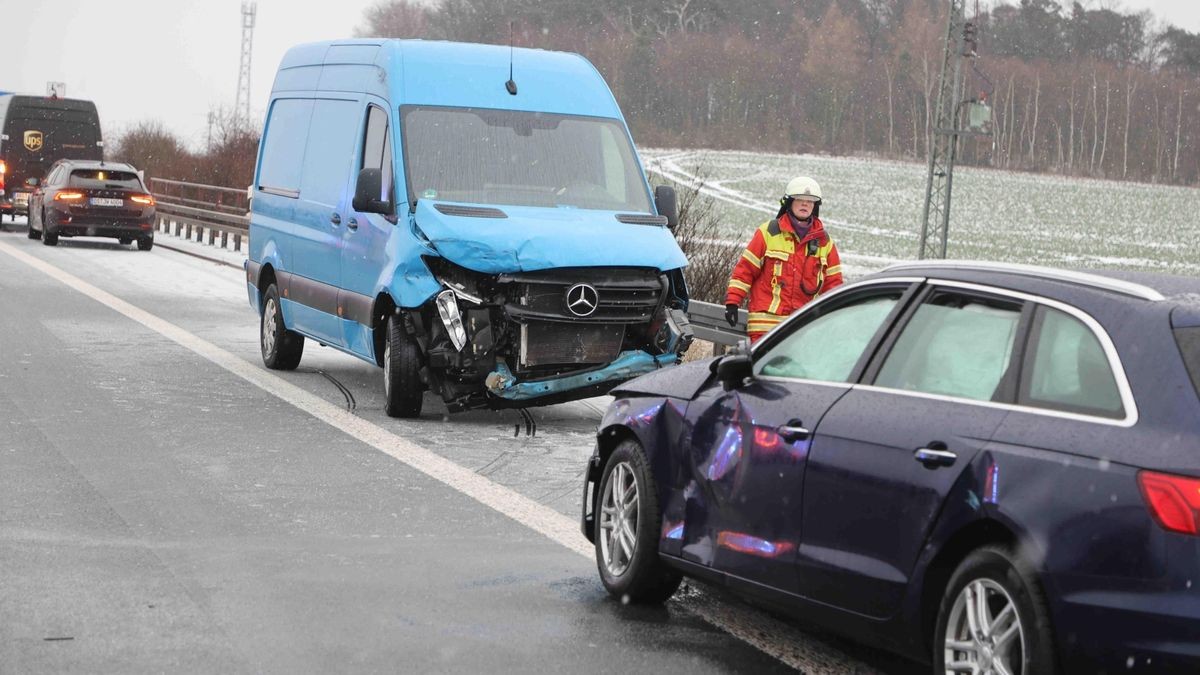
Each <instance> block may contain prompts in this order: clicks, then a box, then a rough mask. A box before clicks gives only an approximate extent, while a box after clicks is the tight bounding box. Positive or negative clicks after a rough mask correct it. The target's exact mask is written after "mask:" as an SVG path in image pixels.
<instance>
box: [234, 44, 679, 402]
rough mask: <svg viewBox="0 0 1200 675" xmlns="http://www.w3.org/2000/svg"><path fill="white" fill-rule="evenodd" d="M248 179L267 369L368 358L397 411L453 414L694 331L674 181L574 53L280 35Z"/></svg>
mask: <svg viewBox="0 0 1200 675" xmlns="http://www.w3.org/2000/svg"><path fill="white" fill-rule="evenodd" d="M251 188H252V197H253V199H252V203H251V209H250V249H249V259H248V260H247V261H246V279H247V285H248V289H247V290H248V291H249V296H250V304H251V305H252V306H253V307H254V309H255V310H257V311H258V313H259V316H260V317H261V320H260V334H261V343H262V345H261V346H262V356H263V361H264V363H265V364H266V365H267V367H268V368H274V369H285V370H286V369H293V368H295V367H296V366H297V365H298V364H299V362H300V358H301V354H302V352H303V349H304V340H305V338H308V339H311V340H315V341H316V342H318V343H320V344H322V345H329V346H331V347H335V348H337V349H340V350H342V351H344V352H347V353H349V354H352V355H354V356H357V357H359V358H361V359H364V360H366V361H369V362H371V363H375V364H376V365H379V366H381V367H382V368H383V384H384V391H385V394H386V401H387V404H386V409H387V413H388V414H389V415H391V416H394V417H416V416H418V415H420V412H421V406H422V398H423V391H424V390H426V389H428V390H431V391H433V392H435V393H436V394H438V395H440V396H441V398H442V399H443V400H444V401H445V403H446V405H447V407H448V408H449V409H450V410H451V411H460V410H465V409H469V408H481V407H491V408H504V407H525V406H532V405H542V404H547V403H554V402H560V401H565V400H571V399H577V398H583V397H587V396H594V395H597V394H599V393H603V392H605V391H607V390H608V389H610V388H612V387H613V386H615V385H617V384H619V383H621V382H623V381H625V380H628V379H630V378H632V377H635V376H637V375H640V374H642V373H645V372H648V371H651V370H654V369H656V368H660V367H663V366H666V365H671V364H674V363H676V362H677V361H678V360H679V355H680V353H682V352H683V351H684V350H686V349H687V347H688V345H689V344H690V342H691V339H692V331H691V328H690V326H689V325H688V322H687V316H686V314H685V312H686V309H687V289H686V286H685V284H684V279H683V273H682V269H683V267H684V266H685V265H686V263H687V261H686V258H685V257H684V254H683V252H682V251H681V250H680V248H679V245H678V244H677V242H676V241H675V238H674V235H673V233H672V230H673V228H674V226H675V220H676V205H675V193H674V191H673V190H671V189H670V188H669V187H659V188H657V189H656V190H655V191H654V193H653V194H652V193H651V191H650V186H649V184H648V183H647V182H646V177H645V174H644V172H643V171H642V166H641V163H640V161H639V159H638V156H637V153H636V152H635V150H634V147H633V142H632V139H631V137H630V134H629V130H628V128H627V126H626V124H625V121H624V118H623V117H622V115H621V111H620V109H619V108H618V107H617V103H616V101H615V100H614V98H613V95H612V92H611V91H610V90H609V88H608V86H607V85H606V84H605V82H604V80H603V78H602V77H601V76H600V74H599V73H598V72H597V71H596V69H595V67H594V66H592V64H591V63H589V62H588V61H587V60H586V59H584V58H583V57H581V56H579V55H578V54H566V53H560V52H551V51H542V50H536V49H515V50H512V49H510V48H509V47H501V46H489V45H475V44H458V43H449V42H430V41H423V40H367V39H362V40H344V41H332V42H320V43H313V44H305V45H300V46H297V47H294V48H292V49H291V50H289V51H288V52H287V54H286V55H285V56H284V58H283V62H282V63H281V64H280V66H279V71H278V73H277V74H276V76H275V83H274V86H273V88H272V91H271V101H270V107H269V110H268V112H267V119H266V126H265V129H264V131H263V136H262V141H261V144H260V146H259V153H258V163H257V167H256V170H255V178H254V185H253V186H251Z"/></svg>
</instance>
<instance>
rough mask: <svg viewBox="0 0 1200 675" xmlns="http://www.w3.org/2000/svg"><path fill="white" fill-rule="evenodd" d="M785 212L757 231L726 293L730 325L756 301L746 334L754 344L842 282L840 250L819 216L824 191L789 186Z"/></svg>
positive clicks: (802, 179) (802, 183) (795, 182)
mask: <svg viewBox="0 0 1200 675" xmlns="http://www.w3.org/2000/svg"><path fill="white" fill-rule="evenodd" d="M779 205H780V207H779V213H778V214H776V216H775V218H774V219H772V220H768V221H767V222H765V223H763V224H762V225H760V226H759V227H758V229H757V230H755V231H754V236H752V237H751V238H750V243H749V244H747V245H746V250H744V251H742V257H741V258H740V259H738V262H737V264H736V265H735V266H734V268H733V274H732V275H731V277H730V279H729V289H728V290H727V291H726V293H725V320H726V321H728V322H729V325H730V326H734V325H737V318H738V307H739V306H740V305H741V304H742V300H743V299H744V298H746V296H749V297H750V306H749V308H748V309H749V311H750V319H749V321H748V322H747V323H746V332H747V334H749V336H750V342H751V343H754V342H756V341H757V340H758V339H759V338H761V337H762V336H763V335H765V334H766V332H767V331H769V330H771V329H772V328H774V327H775V326H777V325H778V324H779V323H780V322H782V321H783V320H784V319H786V318H787V316H788V315H789V314H791V313H792V312H794V311H796V310H798V309H800V308H801V307H803V306H804V305H805V304H807V303H808V302H810V301H812V300H813V299H814V298H816V297H818V296H820V295H821V294H822V293H826V292H828V291H831V290H833V289H834V288H836V287H838V286H840V285H841V283H842V264H841V260H840V258H839V257H838V251H837V247H836V246H834V245H833V240H832V239H830V238H829V234H828V233H826V232H825V227H824V225H822V224H821V219H820V218H819V217H818V216H819V214H820V212H821V186H819V185H817V181H815V180H813V179H812V178H809V177H807V176H799V177H797V178H793V179H792V180H790V181H788V184H787V189H786V190H785V191H784V195H783V197H782V198H781V199H780V200H779Z"/></svg>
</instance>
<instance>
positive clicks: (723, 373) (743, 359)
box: [717, 354, 754, 391]
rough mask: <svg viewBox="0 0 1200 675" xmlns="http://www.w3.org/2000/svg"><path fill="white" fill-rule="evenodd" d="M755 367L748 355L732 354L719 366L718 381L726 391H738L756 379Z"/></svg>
mask: <svg viewBox="0 0 1200 675" xmlns="http://www.w3.org/2000/svg"><path fill="white" fill-rule="evenodd" d="M753 365H754V364H753V362H752V361H751V360H750V357H749V356H748V355H746V354H730V355H729V356H726V357H725V358H723V359H721V361H720V362H719V363H718V364H717V379H718V380H720V381H721V384H722V385H724V386H725V390H726V391H728V390H730V389H737V388H738V387H740V386H742V385H743V384H745V382H746V380H749V379H751V378H752V377H754V370H753Z"/></svg>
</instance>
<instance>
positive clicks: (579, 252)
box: [414, 199, 687, 274]
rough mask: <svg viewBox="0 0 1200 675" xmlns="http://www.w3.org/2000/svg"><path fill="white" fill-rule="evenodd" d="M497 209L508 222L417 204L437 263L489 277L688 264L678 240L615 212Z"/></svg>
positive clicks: (662, 229)
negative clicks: (553, 270)
mask: <svg viewBox="0 0 1200 675" xmlns="http://www.w3.org/2000/svg"><path fill="white" fill-rule="evenodd" d="M437 204H440V205H443V206H455V207H470V208H479V209H494V208H499V209H500V210H501V211H503V212H504V214H505V215H506V216H507V217H506V218H487V217H475V216H459V215H447V214H445V213H442V212H440V211H438V210H437V209H435V208H434V202H432V201H430V200H426V199H421V200H418V201H417V209H416V213H415V214H414V215H415V218H416V226H417V229H418V230H420V232H422V233H423V234H424V235H425V236H426V237H428V239H429V241H430V242H431V243H432V244H433V246H434V248H436V249H437V251H438V252H439V253H441V255H442V257H444V258H446V259H447V260H449V261H450V262H453V263H454V264H456V265H460V266H462V267H466V268H467V269H472V270H475V271H476V272H483V273H487V274H501V273H505V272H532V271H536V270H544V269H550V268H555V267H652V268H654V269H657V270H660V271H666V270H672V269H676V268H679V267H683V266H684V265H686V264H687V258H686V257H685V256H684V255H683V251H681V250H680V248H679V244H678V243H677V242H676V241H675V236H674V235H673V234H672V233H671V231H670V230H668V229H667V228H665V227H663V226H661V225H632V224H628V223H622V222H620V221H618V220H617V219H616V214H617V213H618V212H616V211H595V210H590V209H561V208H543V207H531V206H508V205H504V206H499V207H491V206H487V205H476V204H457V203H454V204H451V203H449V202H441V201H439V202H437Z"/></svg>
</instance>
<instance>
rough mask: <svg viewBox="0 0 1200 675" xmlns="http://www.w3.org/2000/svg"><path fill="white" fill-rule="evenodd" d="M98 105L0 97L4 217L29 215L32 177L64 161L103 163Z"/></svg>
mask: <svg viewBox="0 0 1200 675" xmlns="http://www.w3.org/2000/svg"><path fill="white" fill-rule="evenodd" d="M103 152H104V150H103V145H102V143H101V139H100V117H99V116H98V115H97V114H96V104H95V103H93V102H91V101H83V100H79V99H72V98H50V97H44V96H21V95H19V94H4V95H0V219H2V218H3V215H4V214H9V216H10V217H11V218H12V219H13V220H16V217H17V216H18V215H26V214H27V213H28V211H29V193H30V192H31V191H32V188H30V187H29V186H27V185H26V181H27V180H28V179H30V178H41V177H42V176H44V175H45V173H46V169H48V168H50V165H51V164H53V163H54V162H56V161H58V160H60V159H97V160H98V159H103Z"/></svg>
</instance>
